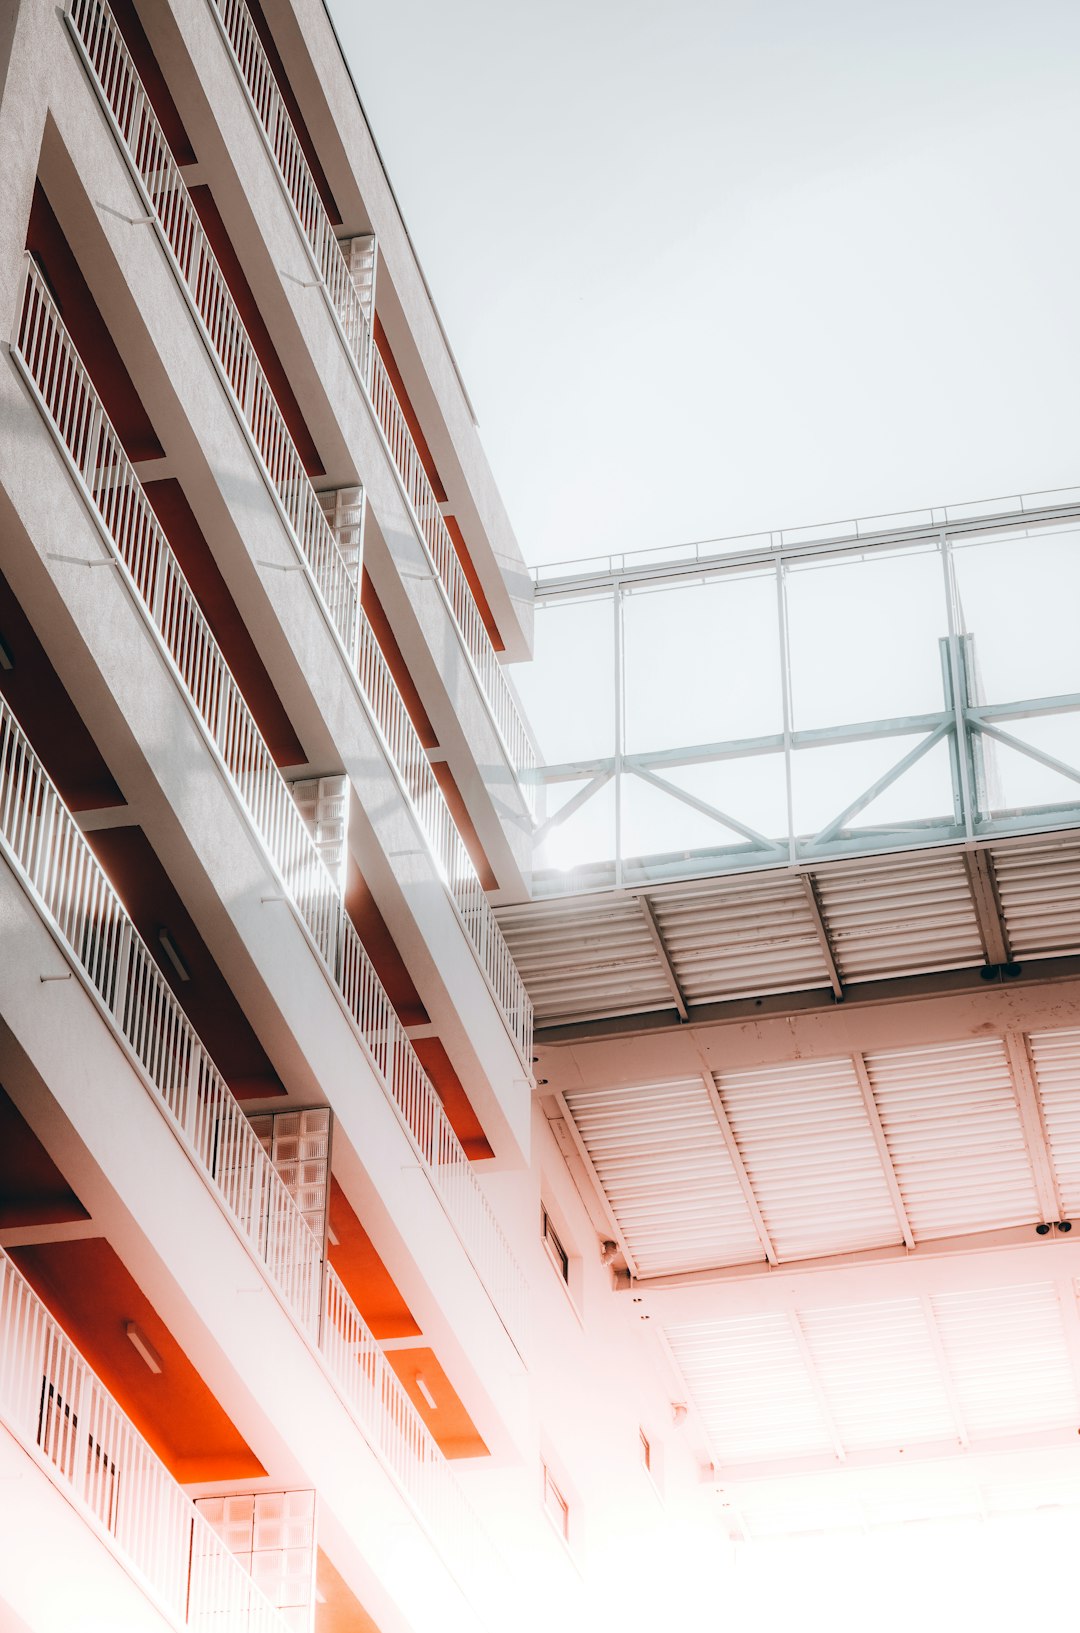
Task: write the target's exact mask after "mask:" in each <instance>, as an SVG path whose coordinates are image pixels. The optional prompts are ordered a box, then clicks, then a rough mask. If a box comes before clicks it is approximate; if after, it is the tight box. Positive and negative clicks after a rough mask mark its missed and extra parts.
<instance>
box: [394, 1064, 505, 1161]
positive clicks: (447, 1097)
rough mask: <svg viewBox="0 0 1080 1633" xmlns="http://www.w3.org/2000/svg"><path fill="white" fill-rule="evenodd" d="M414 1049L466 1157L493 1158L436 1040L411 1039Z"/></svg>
mask: <svg viewBox="0 0 1080 1633" xmlns="http://www.w3.org/2000/svg"><path fill="white" fill-rule="evenodd" d="M413 1048H414V1049H415V1050H416V1053H417V1055H418V1056H419V1059H420V1064H421V1066H422V1067H423V1068H424V1070H425V1072H427V1074H428V1076H429V1077H430V1079H431V1081H432V1083H433V1084H434V1085H435V1089H436V1092H437V1093H438V1096H439V1099H440V1100H441V1101H442V1103H443V1108H444V1110H445V1111H446V1115H447V1117H448V1118H449V1120H450V1127H451V1128H452V1129H453V1130H454V1133H455V1134H456V1135H457V1137H458V1139H459V1140H460V1141H461V1144H462V1147H463V1148H464V1151H465V1155H466V1156H467V1157H471V1158H472V1159H473V1161H474V1162H475V1161H476V1160H477V1158H480V1157H493V1156H494V1155H495V1153H494V1151H493V1150H492V1149H491V1146H490V1145H489V1144H488V1140H487V1136H486V1134H485V1133H484V1130H483V1127H482V1126H481V1123H480V1119H479V1117H477V1115H476V1113H475V1111H474V1110H473V1108H472V1103H471V1101H470V1100H469V1097H468V1095H467V1094H466V1092H465V1085H464V1084H463V1083H462V1081H461V1079H460V1077H459V1076H458V1074H457V1073H456V1072H455V1070H454V1068H453V1065H452V1063H451V1060H450V1056H449V1055H448V1054H447V1052H446V1050H445V1049H444V1047H443V1045H442V1044H441V1043H440V1041H439V1039H438V1038H414V1039H413Z"/></svg>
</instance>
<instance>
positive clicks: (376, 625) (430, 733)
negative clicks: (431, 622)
mask: <svg viewBox="0 0 1080 1633" xmlns="http://www.w3.org/2000/svg"><path fill="white" fill-rule="evenodd" d="M360 605H361V606H362V607H363V609H364V611H365V612H366V613H367V617H368V623H369V624H370V625H371V627H372V629H373V630H374V632H375V639H376V640H377V641H378V643H379V648H380V650H381V652H382V655H383V657H384V658H385V659H386V662H387V666H388V668H389V670H390V673H391V674H392V675H393V677H394V682H395V684H396V686H397V689H398V691H399V692H400V693H401V700H402V702H403V703H404V705H405V712H406V714H407V715H408V717H409V719H410V720H411V721H412V723H413V725H414V727H415V728H416V734H417V736H418V737H419V739H420V741H421V743H422V744H423V746H424V747H425V748H438V746H439V739H438V738H437V737H436V735H435V727H434V726H433V725H432V724H431V721H430V720H429V719H428V714H427V710H426V709H425V708H424V705H423V703H422V702H421V701H420V693H419V692H418V691H417V690H416V685H415V682H414V681H413V678H412V675H411V674H410V673H409V666H408V664H407V663H406V662H405V659H404V656H403V655H402V651H401V648H400V646H398V643H397V640H396V639H395V636H394V632H393V630H392V629H391V628H390V620H389V618H387V616H386V613H385V612H384V610H383V605H382V602H381V601H380V600H379V598H378V596H377V595H376V593H375V586H374V585H373V584H372V582H371V579H370V577H369V576H368V574H367V572H366V571H365V572H364V573H362V575H361V578H360Z"/></svg>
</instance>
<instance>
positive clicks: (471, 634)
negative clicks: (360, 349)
mask: <svg viewBox="0 0 1080 1633" xmlns="http://www.w3.org/2000/svg"><path fill="white" fill-rule="evenodd" d="M368 390H369V394H370V396H371V404H372V407H373V408H374V410H375V418H376V420H377V421H378V424H379V427H380V429H381V431H382V433H383V436H384V438H385V440H386V446H387V448H388V449H389V450H390V457H391V459H392V460H393V462H394V465H395V466H396V468H397V473H398V475H399V477H400V478H401V484H402V487H403V488H404V490H405V493H406V495H407V497H408V500H409V506H410V508H411V510H412V513H413V519H414V522H415V525H416V529H417V532H418V533H419V535H420V538H421V541H422V542H423V544H424V546H425V548H426V550H427V553H428V555H429V556H430V558H431V563H432V566H433V567H434V569H435V572H436V574H437V575H438V580H439V583H440V584H441V586H442V589H443V592H444V594H445V597H446V602H447V605H448V606H449V608H450V613H451V616H452V619H453V622H454V623H455V625H456V626H457V630H458V633H459V635H460V637H461V641H462V645H463V646H464V648H465V651H466V653H467V654H468V658H469V661H470V663H471V665H472V668H473V670H474V672H475V674H476V678H477V681H478V682H479V686H480V690H481V692H482V693H483V695H484V697H485V698H486V699H487V704H488V708H489V709H490V711H491V716H492V719H493V720H494V722H495V726H496V729H497V731H498V733H499V735H500V737H501V738H502V742H503V747H504V748H505V750H506V755H507V759H508V760H509V762H510V764H511V766H512V767H513V768H514V770H515V771H516V773H517V777H518V783H519V786H520V788H521V792H522V795H523V797H524V799H525V801H526V804H527V805H528V807H529V810H530V811H535V805H536V788H535V776H534V774H535V771H536V763H537V762H536V750H535V748H534V747H533V743H532V739H531V738H530V736H529V733H528V731H527V729H526V726H525V722H524V720H523V719H522V718H521V712H520V710H519V709H518V706H517V703H516V702H515V700H514V695H513V693H512V692H511V690H510V685H509V682H508V681H507V678H506V674H505V672H504V670H503V666H502V664H501V663H500V662H499V659H498V655H497V653H496V651H495V648H494V646H493V645H492V643H491V637H490V635H489V634H488V632H487V628H486V627H485V624H484V620H483V618H482V617H481V615H480V608H479V607H478V606H477V604H476V597H475V596H474V595H473V592H472V587H471V586H470V584H469V580H468V579H467V578H466V576H465V569H464V567H463V566H462V564H461V558H460V557H459V555H458V553H457V551H456V550H455V548H454V541H453V539H452V538H451V537H450V530H449V528H448V527H447V525H446V519H445V517H444V516H443V513H442V510H441V509H440V506H439V501H438V500H437V499H436V497H435V490H434V489H433V488H432V486H431V482H430V480H429V478H428V474H427V472H426V471H425V469H424V465H423V461H422V460H421V458H420V453H419V450H418V449H417V446H416V443H415V441H414V439H413V434H412V432H411V431H410V430H409V425H408V421H407V420H406V418H405V413H404V410H403V409H402V406H401V404H400V402H399V401H398V398H397V393H396V392H395V390H394V387H393V384H392V383H391V380H390V374H389V371H388V369H387V367H386V364H385V363H384V362H383V360H382V357H381V356H380V354H379V350H378V347H373V348H372V358H371V380H370V384H369V387H368Z"/></svg>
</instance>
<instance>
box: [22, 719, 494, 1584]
mask: <svg viewBox="0 0 1080 1633" xmlns="http://www.w3.org/2000/svg"><path fill="white" fill-rule="evenodd" d="M0 854H5V855H6V856H7V857H8V859H9V861H10V862H11V863H12V865H13V866H14V868H15V870H16V872H17V873H18V874H19V875H20V876H21V877H22V879H23V881H24V883H25V884H26V885H27V886H28V887H29V890H30V893H31V895H32V897H33V898H34V900H35V901H36V903H37V905H38V908H39V910H40V911H41V912H42V914H43V916H44V917H45V919H46V921H47V922H49V923H51V925H52V927H53V929H54V931H55V932H56V933H57V935H58V936H59V938H60V940H61V942H62V943H63V944H64V946H65V947H66V950H67V954H68V957H69V959H70V960H71V962H72V964H73V965H74V966H75V968H76V969H78V970H79V971H80V972H81V973H82V975H83V977H84V978H85V980H86V982H87V984H88V985H89V986H90V987H91V989H92V990H93V991H94V992H95V993H96V995H97V997H98V999H99V1000H100V1001H101V1004H102V1006H103V1008H104V1010H105V1011H106V1013H107V1015H108V1018H109V1020H110V1022H111V1024H112V1025H113V1027H114V1028H115V1030H116V1031H117V1032H118V1033H119V1034H120V1035H121V1037H122V1038H123V1039H124V1041H125V1043H126V1044H127V1046H128V1049H129V1050H130V1052H131V1054H132V1055H133V1056H134V1058H135V1059H136V1060H137V1062H138V1064H139V1066H140V1067H141V1068H142V1074H143V1077H144V1080H145V1081H147V1082H148V1083H149V1084H150V1086H151V1088H152V1089H153V1090H154V1092H155V1096H156V1098H157V1100H158V1103H159V1105H160V1107H161V1108H162V1109H163V1110H164V1112H165V1113H166V1115H167V1117H168V1119H169V1121H170V1123H171V1124H172V1126H173V1128H174V1129H175V1130H176V1131H177V1132H178V1133H179V1134H180V1135H181V1138H182V1140H183V1143H184V1145H185V1147H186V1149H187V1151H188V1154H189V1155H190V1156H191V1157H193V1158H194V1160H195V1163H196V1165H197V1166H198V1167H199V1168H200V1169H201V1170H202V1172H203V1174H204V1175H206V1176H207V1177H208V1178H209V1179H210V1180H211V1182H212V1184H213V1187H214V1189H215V1190H216V1192H217V1194H218V1197H219V1199H220V1201H221V1202H222V1203H223V1205H224V1207H225V1209H226V1211H227V1212H228V1213H229V1214H230V1216H231V1217H232V1219H233V1221H234V1223H236V1224H237V1225H238V1226H239V1227H240V1230H241V1232H242V1235H243V1237H244V1239H245V1240H246V1242H247V1244H248V1247H249V1248H250V1249H251V1251H252V1252H253V1253H254V1255H255V1257H256V1258H257V1259H258V1260H260V1261H261V1262H262V1263H263V1264H264V1265H265V1266H266V1268H267V1271H268V1272H269V1274H270V1276H271V1278H272V1279H273V1280H274V1282H275V1283H276V1285H277V1287H278V1289H279V1290H280V1292H281V1293H282V1295H283V1297H284V1300H285V1302H286V1304H287V1306H288V1308H289V1309H290V1310H291V1311H292V1313H293V1315H294V1317H295V1318H296V1320H297V1323H298V1325H299V1326H300V1327H301V1328H302V1329H303V1330H304V1331H305V1332H306V1333H307V1336H308V1338H309V1339H310V1340H311V1341H312V1343H313V1344H317V1345H318V1348H319V1352H320V1354H321V1356H322V1358H323V1360H324V1361H325V1362H326V1365H327V1369H328V1371H329V1372H330V1374H331V1376H332V1377H333V1379H334V1382H335V1384H336V1385H337V1387H338V1389H339V1391H340V1393H341V1394H342V1395H343V1397H344V1398H345V1399H346V1401H347V1403H348V1405H349V1406H350V1408H351V1409H352V1411H353V1413H354V1415H355V1417H356V1418H357V1421H358V1423H359V1425H360V1428H361V1430H362V1432H363V1434H364V1436H365V1438H366V1439H367V1441H368V1442H369V1444H370V1445H371V1447H372V1449H373V1450H374V1451H375V1452H376V1454H377V1455H378V1457H379V1458H380V1460H381V1461H382V1462H383V1463H384V1465H385V1466H386V1467H387V1469H388V1471H389V1472H390V1474H391V1475H392V1476H393V1478H394V1479H395V1481H396V1482H397V1483H398V1485H399V1486H400V1487H401V1488H402V1490H403V1491H404V1493H405V1495H406V1496H407V1497H408V1498H409V1499H410V1500H411V1501H412V1502H413V1504H414V1506H415V1507H416V1510H417V1513H418V1515H419V1517H420V1518H421V1519H422V1520H423V1521H424V1523H425V1524H426V1525H427V1526H428V1528H429V1529H430V1530H431V1532H432V1534H433V1536H435V1538H436V1540H437V1541H442V1542H443V1543H446V1542H453V1541H454V1539H455V1537H456V1535H457V1531H456V1530H455V1527H456V1528H457V1530H460V1529H461V1528H462V1527H464V1528H465V1531H466V1532H467V1534H469V1535H470V1536H471V1538H472V1544H473V1546H483V1547H486V1546H487V1542H486V1538H485V1537H484V1534H483V1532H482V1531H481V1529H480V1527H479V1523H478V1522H477V1521H476V1519H475V1516H474V1515H473V1514H472V1511H471V1509H469V1508H468V1506H467V1505H466V1504H465V1501H464V1498H463V1495H462V1493H461V1492H460V1491H459V1490H458V1488H457V1486H456V1483H455V1481H454V1479H453V1476H452V1473H451V1471H450V1469H449V1467H448V1466H447V1463H446V1459H445V1458H444V1456H443V1454H442V1452H441V1451H440V1450H439V1448H438V1446H437V1445H436V1444H435V1441H434V1440H433V1439H432V1437H431V1435H430V1433H429V1431H428V1430H427V1428H426V1427H425V1425H424V1422H423V1420H422V1419H421V1417H420V1416H419V1414H418V1413H417V1411H416V1408H415V1407H414V1406H413V1404H412V1402H411V1401H410V1400H409V1398H408V1395H407V1394H406V1393H405V1390H404V1388H403V1386H402V1384H401V1383H400V1381H399V1379H398V1378H397V1375H396V1374H395V1373H394V1371H393V1370H392V1368H391V1367H390V1365H389V1363H388V1362H387V1360H386V1357H385V1355H383V1353H382V1351H381V1350H380V1348H379V1345H378V1343H377V1342H376V1340H375V1338H374V1336H373V1335H372V1333H371V1331H370V1329H369V1327H368V1326H367V1324H366V1322H365V1321H364V1318H363V1316H362V1315H361V1314H360V1312H359V1310H358V1309H357V1308H356V1306H355V1304H354V1303H353V1302H352V1299H351V1298H350V1297H349V1295H348V1293H347V1292H346V1291H345V1289H344V1287H343V1286H342V1285H341V1282H340V1281H339V1279H338V1277H337V1276H336V1275H335V1274H334V1272H333V1271H332V1270H331V1269H330V1267H329V1265H328V1264H326V1263H325V1262H324V1261H323V1259H322V1244H321V1242H320V1241H319V1239H318V1238H317V1237H316V1236H315V1235H314V1233H313V1232H312V1230H311V1228H310V1226H309V1225H308V1224H307V1222H306V1220H305V1219H304V1216H303V1214H302V1213H301V1211H300V1209H299V1207H298V1206H297V1204H296V1202H295V1201H294V1199H293V1197H292V1196H291V1195H290V1193H289V1191H288V1189H287V1187H286V1186H285V1183H284V1181H283V1180H282V1179H281V1176H280V1175H279V1174H278V1172H277V1170H276V1169H275V1168H274V1166H273V1163H272V1162H271V1160H270V1157H269V1156H268V1154H267V1152H266V1151H265V1150H264V1148H263V1145H262V1143H261V1141H260V1140H259V1137H258V1135H257V1134H256V1133H255V1131H254V1129H253V1128H252V1126H251V1124H250V1122H249V1121H248V1119H247V1118H246V1117H245V1116H244V1113H243V1111H242V1110H241V1108H240V1106H239V1104H238V1102H237V1101H236V1100H235V1099H234V1098H233V1096H232V1093H231V1091H230V1089H229V1088H228V1087H227V1085H226V1083H225V1081H224V1079H223V1078H222V1076H221V1074H220V1072H219V1071H218V1069H217V1067H216V1066H215V1065H214V1063H213V1061H212V1060H211V1059H210V1057H209V1055H208V1054H207V1053H206V1051H205V1049H204V1048H203V1045H202V1043H201V1041H200V1040H199V1037H198V1035H197V1033H196V1032H195V1031H194V1029H193V1028H192V1026H191V1024H190V1022H189V1021H188V1019H187V1017H186V1016H185V1015H184V1013H183V1011H182V1010H181V1008H180V1005H179V1003H178V1002H177V999H176V998H175V997H174V995H173V993H172V992H171V990H170V989H169V987H168V985H167V983H166V981H165V979H164V977H163V976H162V974H161V972H160V971H159V969H158V968H157V965H156V964H155V963H154V960H153V958H152V956H151V954H150V952H149V950H148V948H147V947H146V944H145V942H143V940H142V939H141V937H140V936H139V933H138V931H137V930H136V929H135V926H134V924H133V923H132V922H131V919H130V918H129V917H128V915H127V913H126V911H125V909H124V907H123V905H122V903H121V901H120V899H119V897H118V896H117V895H116V892H115V891H114V890H113V887H112V885H111V884H110V882H109V880H108V878H107V876H106V874H105V873H104V871H103V869H102V868H101V865H100V864H99V862H98V861H97V859H96V858H95V856H94V854H93V852H92V851H91V849H90V847H89V845H88V844H87V842H86V839H85V838H84V837H83V835H82V833H81V832H80V830H79V827H78V825H77V823H76V822H75V819H74V817H73V816H72V815H71V813H70V811H68V809H67V807H66V806H65V805H64V803H63V801H62V800H61V798H60V796H59V794H58V792H57V790H56V788H55V787H54V785H53V784H52V782H51V781H50V780H49V777H48V775H47V774H46V772H45V769H44V767H43V766H42V764H41V762H40V760H39V759H38V758H37V755H36V754H35V753H34V750H33V748H32V746H31V744H30V742H29V739H28V738H27V736H26V734H25V732H24V731H23V730H22V727H21V726H20V725H19V723H18V721H17V720H16V719H15V717H14V715H13V714H12V712H11V710H10V708H9V707H8V705H7V703H6V701H5V700H3V699H0ZM353 944H354V943H350V945H353ZM355 945H356V946H358V945H359V943H355ZM368 968H370V966H368ZM352 970H353V975H354V976H355V978H356V980H357V981H358V983H359V988H360V990H358V996H361V994H362V998H363V1000H364V1001H370V999H371V997H372V995H371V994H370V993H362V988H363V976H362V972H361V970H360V969H359V967H352ZM382 1042H383V1044H384V1048H383V1055H384V1059H386V1060H387V1061H388V1062H389V1061H391V1060H392V1058H393V1056H394V1052H395V1043H396V1042H398V1039H397V1038H396V1037H395V1034H394V1033H393V1032H392V1031H391V1030H390V1029H389V1028H388V1029H387V1030H386V1033H385V1035H384V1038H383V1040H382ZM405 1043H406V1044H407V1043H408V1039H405ZM409 1047H410V1050H411V1045H410V1046H409ZM412 1059H413V1061H415V1062H416V1071H417V1072H419V1071H420V1067H419V1062H418V1061H416V1057H415V1055H413V1056H412ZM421 1076H422V1073H421ZM433 1094H434V1091H433V1090H432V1089H431V1086H430V1084H427V1083H426V1080H425V1082H419V1081H418V1080H417V1078H416V1075H415V1073H412V1074H409V1075H408V1078H407V1089H406V1099H407V1100H409V1103H410V1110H411V1112H412V1115H413V1116H414V1118H415V1119H416V1120H417V1121H418V1122H419V1123H420V1124H421V1125H422V1135H423V1138H424V1140H425V1143H426V1144H427V1146H428V1148H429V1149H431V1150H433V1151H434V1152H435V1154H436V1157H439V1156H440V1155H441V1156H444V1158H445V1162H446V1167H447V1177H448V1179H449V1181H450V1183H451V1184H453V1183H454V1182H455V1180H456V1181H457V1182H459V1183H460V1182H462V1179H463V1175H462V1170H461V1167H460V1163H459V1162H458V1161H457V1160H456V1157H455V1152H454V1151H453V1150H452V1149H451V1148H450V1143H449V1142H451V1141H453V1140H454V1135H453V1131H452V1130H451V1129H450V1127H449V1124H448V1123H446V1119H445V1117H444V1116H443V1115H442V1108H441V1106H439V1105H438V1103H437V1100H436V1104H435V1105H434V1106H433V1105H432V1096H433ZM458 1150H460V1147H458ZM471 1177H472V1176H471V1174H470V1175H469V1178H471ZM474 1183H475V1181H474ZM2 1342H3V1339H2V1335H0V1344H2ZM0 1363H2V1354H0ZM0 1375H2V1364H0ZM0 1394H2V1385H0ZM94 1489H95V1490H96V1489H97V1488H96V1487H95V1488H94ZM201 1569H203V1570H204V1571H205V1572H206V1573H207V1586H206V1588H205V1594H206V1595H209V1596H210V1597H211V1598H212V1594H213V1592H214V1591H215V1590H214V1589H213V1583H214V1581H215V1580H216V1575H215V1573H216V1572H217V1566H216V1564H215V1562H214V1559H213V1557H212V1556H211V1557H209V1558H208V1559H207V1560H206V1561H205V1562H204V1564H203V1566H202V1567H201ZM200 1591H203V1590H200ZM208 1602H209V1601H208Z"/></svg>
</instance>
